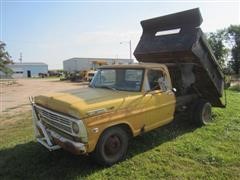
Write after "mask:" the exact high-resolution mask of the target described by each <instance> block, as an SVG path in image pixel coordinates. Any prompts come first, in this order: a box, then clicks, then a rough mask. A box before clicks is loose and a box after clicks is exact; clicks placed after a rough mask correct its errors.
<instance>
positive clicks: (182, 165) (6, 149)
mask: <svg viewBox="0 0 240 180" xmlns="http://www.w3.org/2000/svg"><path fill="white" fill-rule="evenodd" d="M227 95H228V107H227V108H226V109H214V121H213V123H211V124H210V125H208V126H205V127H202V128H197V127H196V126H194V125H192V124H190V123H188V122H187V121H183V120H181V121H180V120H176V121H175V122H173V123H171V124H169V125H167V126H165V127H162V128H159V129H157V130H155V131H152V132H150V133H146V134H145V135H142V136H139V137H137V138H134V139H133V140H131V142H130V146H129V151H128V157H127V159H126V160H125V161H123V162H121V163H119V164H116V165H114V166H112V167H107V168H106V167H101V166H98V165H96V164H95V163H94V162H93V161H92V160H91V158H90V157H88V156H74V155H71V154H69V153H68V152H64V151H63V150H58V151H55V152H48V151H47V150H46V149H45V148H44V147H42V146H41V145H39V144H38V143H36V141H35V139H34V136H33V128H32V123H31V112H30V111H29V112H26V113H23V114H16V115H14V116H6V115H5V116H2V117H1V119H0V179H240V92H238V91H230V90H229V91H227Z"/></svg>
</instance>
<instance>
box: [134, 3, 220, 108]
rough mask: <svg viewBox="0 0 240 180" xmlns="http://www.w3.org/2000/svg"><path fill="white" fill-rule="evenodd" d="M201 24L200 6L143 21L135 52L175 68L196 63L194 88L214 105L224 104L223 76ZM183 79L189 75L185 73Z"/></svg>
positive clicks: (149, 60) (142, 59) (143, 57)
mask: <svg viewBox="0 0 240 180" xmlns="http://www.w3.org/2000/svg"><path fill="white" fill-rule="evenodd" d="M201 23H202V17H201V14H200V11H199V9H198V8H197V9H191V10H187V11H183V12H179V13H175V14H170V15H166V16H162V17H157V18H153V19H149V20H144V21H142V22H141V25H142V28H143V33H142V36H141V39H140V41H139V43H138V45H137V47H136V49H135V51H134V55H135V57H136V59H137V60H138V61H139V62H154V63H165V64H166V65H168V66H169V64H172V65H176V67H177V66H178V65H179V67H180V66H184V65H186V66H188V65H190V64H193V65H194V67H193V68H192V72H191V73H190V74H189V78H192V77H190V76H192V75H194V79H195V80H194V81H193V82H192V84H191V87H193V89H194V90H195V92H196V93H198V94H199V95H200V96H202V97H203V98H205V99H207V100H208V101H210V102H211V103H212V105H213V106H216V107H223V103H222V102H221V100H220V97H221V96H222V92H223V87H224V76H223V74H222V71H221V69H220V67H219V65H218V63H217V61H216V58H215V56H214V54H213V52H212V50H211V48H210V46H209V45H208V42H207V40H206V38H205V36H204V33H203V32H202V30H201V29H200V27H199V26H200V25H201ZM172 65H171V66H169V67H173V66H172ZM173 72H174V71H173ZM184 78H188V76H186V73H185V76H184ZM185 80H186V79H185Z"/></svg>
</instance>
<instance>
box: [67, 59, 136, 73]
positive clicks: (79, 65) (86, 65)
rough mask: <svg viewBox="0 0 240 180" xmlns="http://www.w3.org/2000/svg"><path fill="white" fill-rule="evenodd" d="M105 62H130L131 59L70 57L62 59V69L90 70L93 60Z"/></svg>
mask: <svg viewBox="0 0 240 180" xmlns="http://www.w3.org/2000/svg"><path fill="white" fill-rule="evenodd" d="M96 61H98V62H106V63H107V64H108V65H112V64H131V63H133V59H114V58H71V59H67V60H64V61H63V70H64V71H66V72H76V71H83V70H90V69H92V68H93V62H96Z"/></svg>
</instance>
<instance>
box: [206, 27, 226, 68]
mask: <svg viewBox="0 0 240 180" xmlns="http://www.w3.org/2000/svg"><path fill="white" fill-rule="evenodd" d="M225 36H226V30H225V29H223V30H218V31H217V32H215V33H213V32H211V33H209V34H208V36H207V39H208V43H209V44H210V46H211V48H212V50H213V53H214V55H215V57H216V59H217V61H218V63H219V65H220V66H221V67H224V65H225V62H226V59H227V54H228V49H227V48H226V46H225V45H224V40H225Z"/></svg>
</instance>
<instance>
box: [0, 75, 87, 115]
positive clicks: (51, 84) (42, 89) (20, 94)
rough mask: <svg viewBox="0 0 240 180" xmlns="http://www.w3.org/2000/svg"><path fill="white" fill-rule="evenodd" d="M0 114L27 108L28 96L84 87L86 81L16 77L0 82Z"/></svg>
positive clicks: (13, 112) (28, 105) (22, 110)
mask: <svg viewBox="0 0 240 180" xmlns="http://www.w3.org/2000/svg"><path fill="white" fill-rule="evenodd" d="M0 86H1V87H0V115H1V114H2V115H3V114H6V113H7V114H15V113H19V112H24V111H26V110H29V109H30V108H31V107H30V104H29V100H28V98H29V96H36V95H39V94H44V93H50V92H58V91H65V90H69V89H76V88H82V87H86V83H72V82H68V81H60V80H58V79H18V80H15V82H14V83H1V84H0Z"/></svg>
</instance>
